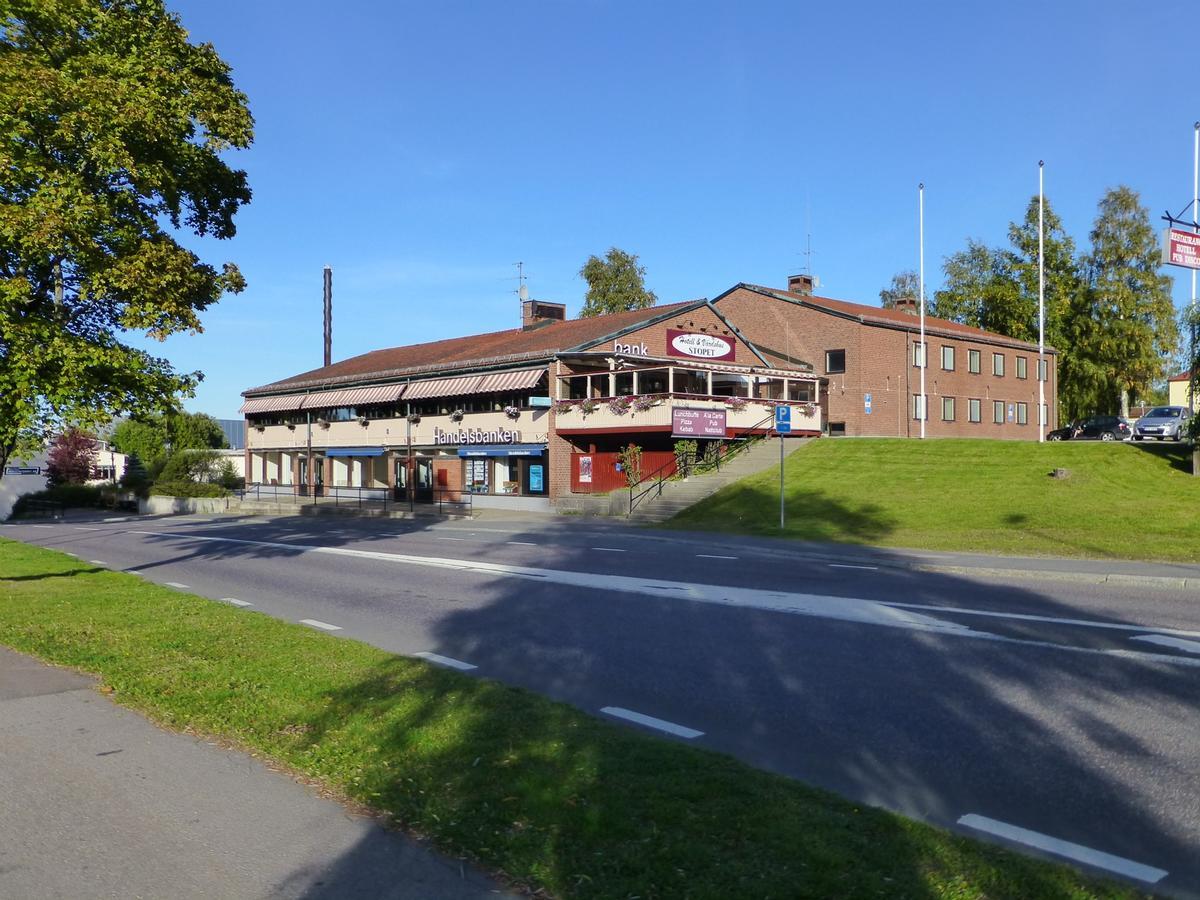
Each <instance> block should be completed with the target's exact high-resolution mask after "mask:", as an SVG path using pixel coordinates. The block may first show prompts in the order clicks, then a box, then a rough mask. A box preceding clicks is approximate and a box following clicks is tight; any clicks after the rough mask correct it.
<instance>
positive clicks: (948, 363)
mask: <svg viewBox="0 0 1200 900" xmlns="http://www.w3.org/2000/svg"><path fill="white" fill-rule="evenodd" d="M942 369H943V370H945V371H947V372H953V371H954V348H953V347H947V346H945V345H944V344H943V345H942Z"/></svg>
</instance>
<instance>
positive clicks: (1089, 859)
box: [958, 813, 1168, 884]
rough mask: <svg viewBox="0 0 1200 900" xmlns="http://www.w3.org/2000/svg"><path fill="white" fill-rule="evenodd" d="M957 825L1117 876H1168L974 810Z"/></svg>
mask: <svg viewBox="0 0 1200 900" xmlns="http://www.w3.org/2000/svg"><path fill="white" fill-rule="evenodd" d="M958 824H959V825H965V826H967V827H968V828H974V829H975V830H976V831H983V832H986V833H987V834H992V835H995V836H996V837H1001V838H1005V839H1006V840H1010V841H1014V842H1016V843H1018V844H1024V845H1025V846H1027V847H1036V848H1037V849H1039V850H1044V851H1046V852H1047V853H1053V854H1054V855H1055V856H1061V857H1064V858H1065V859H1073V860H1075V862H1080V863H1083V864H1084V865H1088V866H1095V867H1096V868H1098V869H1104V870H1106V871H1108V872H1116V873H1117V874H1118V875H1124V876H1125V877H1126V878H1133V879H1136V880H1137V881H1143V882H1145V883H1146V884H1157V883H1158V882H1160V881H1162V880H1163V879H1164V878H1166V877H1167V874H1168V873H1167V871H1166V870H1165V869H1158V868H1155V867H1154V866H1147V865H1144V864H1143V863H1139V862H1134V861H1133V860H1132V859H1126V858H1125V857H1123V856H1113V855H1112V854H1111V853H1105V852H1104V851H1102V850H1094V849H1092V848H1091V847H1085V846H1083V845H1082V844H1073V843H1071V842H1070V841H1064V840H1061V839H1059V838H1056V837H1051V836H1050V835H1048V834H1042V833H1041V832H1038V831H1030V830H1029V829H1028V828H1021V827H1019V826H1017V825H1009V824H1008V823H1007V822H1001V821H998V820H997V819H989V818H988V817H987V816H979V815H976V814H975V813H971V814H970V815H966V816H963V817H962V818H961V819H959V820H958Z"/></svg>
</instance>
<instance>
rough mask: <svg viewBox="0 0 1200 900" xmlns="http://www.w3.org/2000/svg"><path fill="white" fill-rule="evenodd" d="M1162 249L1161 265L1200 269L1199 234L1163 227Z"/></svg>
mask: <svg viewBox="0 0 1200 900" xmlns="http://www.w3.org/2000/svg"><path fill="white" fill-rule="evenodd" d="M1162 251H1163V252H1162V261H1163V265H1168V266H1183V267H1184V268H1187V269H1200V234H1192V232H1190V231H1183V230H1181V229H1179V228H1164V229H1163V248H1162Z"/></svg>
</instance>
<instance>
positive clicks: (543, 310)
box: [521, 300, 567, 331]
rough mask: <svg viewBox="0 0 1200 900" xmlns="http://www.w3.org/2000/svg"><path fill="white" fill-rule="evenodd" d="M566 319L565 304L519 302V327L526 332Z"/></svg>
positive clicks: (535, 301) (537, 301)
mask: <svg viewBox="0 0 1200 900" xmlns="http://www.w3.org/2000/svg"><path fill="white" fill-rule="evenodd" d="M566 317H567V304H565V303H549V302H547V301H545V300H522V301H521V327H522V328H523V329H525V330H526V331H529V330H530V329H532V328H540V327H541V326H542V325H549V324H550V323H551V322H561V321H563V320H564V319H565V318H566Z"/></svg>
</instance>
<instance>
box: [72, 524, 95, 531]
mask: <svg viewBox="0 0 1200 900" xmlns="http://www.w3.org/2000/svg"><path fill="white" fill-rule="evenodd" d="M75 530H76V531H100V529H99V528H89V527H88V526H87V525H76V526H75Z"/></svg>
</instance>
